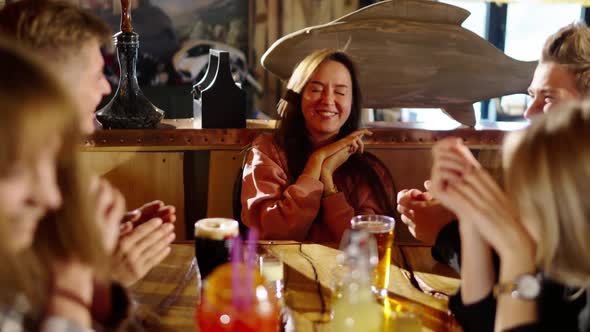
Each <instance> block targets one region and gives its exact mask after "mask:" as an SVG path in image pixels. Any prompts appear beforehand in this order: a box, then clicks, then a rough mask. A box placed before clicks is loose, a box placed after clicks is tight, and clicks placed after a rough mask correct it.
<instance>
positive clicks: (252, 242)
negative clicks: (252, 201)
mask: <svg viewBox="0 0 590 332" xmlns="http://www.w3.org/2000/svg"><path fill="white" fill-rule="evenodd" d="M256 241H258V231H257V230H256V229H255V228H250V230H249V231H248V239H247V242H246V245H247V247H246V280H245V284H246V289H247V291H248V292H249V291H250V290H252V289H254V269H255V266H254V265H255V264H256ZM250 304H251V297H250V296H245V297H244V306H245V308H246V309H248V308H249V307H250Z"/></svg>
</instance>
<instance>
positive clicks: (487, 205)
mask: <svg viewBox="0 0 590 332" xmlns="http://www.w3.org/2000/svg"><path fill="white" fill-rule="evenodd" d="M431 179H432V188H431V189H432V193H433V195H434V196H435V197H436V198H437V199H438V200H440V201H441V202H442V203H443V204H444V205H445V206H446V207H447V208H449V209H450V210H451V211H453V212H454V213H455V214H456V215H457V216H458V217H459V221H460V223H469V224H470V225H471V226H473V227H474V228H475V229H476V230H477V232H478V233H479V235H480V236H481V237H482V238H483V239H484V240H485V241H486V242H488V243H489V244H490V245H491V246H492V247H493V248H494V249H495V250H496V251H497V252H498V253H499V254H500V256H501V257H502V256H511V255H513V254H514V253H515V252H523V253H524V254H525V255H526V256H527V257H533V251H534V245H533V241H532V240H531V237H530V235H529V234H528V232H527V231H526V229H525V227H524V226H523V225H522V223H521V220H520V216H519V214H518V211H517V210H516V208H515V207H514V205H513V202H512V201H511V200H510V199H509V198H508V196H507V195H506V194H505V193H504V191H503V190H502V189H501V188H500V187H499V186H498V184H497V183H496V182H495V181H494V179H493V178H492V177H491V176H490V175H489V174H488V173H487V172H486V171H485V169H484V168H483V167H482V166H481V165H480V164H479V162H478V161H477V160H476V159H475V158H474V157H473V155H472V154H471V152H470V151H469V149H468V148H467V147H466V146H465V145H464V144H463V143H462V141H461V140H460V139H457V138H448V139H445V140H442V141H440V142H439V143H437V144H436V145H435V146H434V147H433V167H432V174H431Z"/></svg>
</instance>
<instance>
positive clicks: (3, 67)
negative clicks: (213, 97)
mask: <svg viewBox="0 0 590 332" xmlns="http://www.w3.org/2000/svg"><path fill="white" fill-rule="evenodd" d="M0 37H1V36H0ZM0 73H2V80H0V140H1V141H2V142H4V143H3V144H0V156H1V158H0V176H5V175H6V173H5V172H6V171H8V170H9V169H10V167H12V165H13V164H14V162H16V161H17V160H23V161H25V162H32V160H33V158H34V157H35V155H36V154H37V153H39V151H41V150H42V149H43V148H44V144H45V141H46V140H47V137H50V135H58V136H59V138H60V140H61V142H62V145H61V147H60V150H59V152H58V157H57V171H58V176H57V179H58V185H59V189H60V192H61V194H62V197H63V201H64V202H65V204H64V205H63V206H62V207H61V208H59V209H58V210H57V211H55V212H50V213H49V214H48V215H47V216H46V217H45V218H44V219H43V220H41V221H40V223H39V226H38V227H37V230H36V233H35V238H34V244H33V248H31V250H25V252H23V253H19V254H15V253H11V252H10V250H9V249H8V248H7V247H5V246H4V245H2V242H4V241H0V255H1V256H3V258H7V259H3V260H2V264H5V262H6V264H10V261H13V262H18V264H17V266H16V267H14V268H15V269H14V270H13V269H11V268H9V267H7V266H6V265H5V266H3V269H2V270H1V272H0V281H1V284H0V288H1V291H0V294H2V296H1V299H2V300H4V301H5V300H10V298H11V296H14V295H16V294H17V293H21V292H25V293H28V294H27V295H30V294H31V293H32V292H29V290H31V289H39V288H41V289H42V291H45V290H46V288H44V287H47V286H48V285H47V284H46V283H47V282H48V277H49V273H48V271H49V264H50V263H51V262H52V261H53V260H55V259H61V260H69V259H76V260H79V261H81V262H83V263H87V264H91V265H93V266H95V267H97V269H98V270H100V267H102V266H105V260H106V253H105V250H104V246H103V243H102V237H101V232H100V230H99V228H98V225H97V223H96V222H95V220H94V218H93V217H92V214H91V211H92V204H93V202H92V201H91V197H90V192H89V186H88V184H87V183H86V181H85V180H84V177H83V175H82V174H81V170H80V168H79V166H78V160H77V158H78V154H77V153H76V149H77V144H78V142H81V139H82V136H81V133H80V132H79V125H78V122H79V119H78V112H77V111H76V109H75V108H74V106H73V105H74V104H73V102H72V101H71V99H70V98H69V96H68V95H67V94H66V92H65V90H64V89H63V88H62V86H61V85H60V83H59V82H58V81H57V80H56V79H55V78H54V77H53V76H52V75H51V74H50V73H49V72H47V71H46V70H45V69H44V68H43V66H42V65H41V62H39V61H37V60H36V59H35V58H33V57H32V56H31V55H30V54H29V53H27V51H25V50H24V49H21V48H19V47H16V46H14V45H11V43H10V42H8V41H6V40H4V39H2V38H0ZM9 230H10V225H9V224H8V223H7V221H6V220H4V219H3V217H2V216H1V215H0V236H7V235H8V234H10V231H9ZM4 238H5V237H4ZM37 264H44V265H43V266H37V268H38V269H37V271H33V270H32V269H28V270H27V268H30V267H32V266H35V265H37ZM25 266H26V268H25ZM19 270H20V271H21V273H20V274H19V273H15V272H14V271H19ZM37 273H39V274H37ZM35 278H41V280H39V279H35ZM10 281H12V282H14V283H15V284H16V285H14V284H13V285H11V284H10ZM32 303H35V304H38V303H39V302H34V301H32Z"/></svg>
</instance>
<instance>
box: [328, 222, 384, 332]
mask: <svg viewBox="0 0 590 332" xmlns="http://www.w3.org/2000/svg"><path fill="white" fill-rule="evenodd" d="M341 249H342V251H343V254H342V255H341V256H340V258H339V259H340V262H341V264H342V269H341V271H340V272H341V273H340V276H337V277H336V278H337V280H336V284H337V287H336V289H335V290H334V291H335V293H336V299H335V301H334V304H333V306H332V315H333V318H332V321H331V323H330V324H331V330H332V332H348V331H365V332H377V331H381V329H382V323H383V322H382V320H383V317H382V311H383V310H382V308H381V307H380V306H379V304H378V303H377V301H376V299H375V295H374V294H373V291H372V290H371V281H372V275H371V271H372V270H373V267H374V266H375V264H376V262H377V260H378V258H377V254H376V252H377V249H376V244H375V239H374V238H373V237H371V235H370V234H369V233H368V232H366V231H364V230H361V231H353V230H351V231H349V232H348V235H345V236H344V239H343V241H342V245H341Z"/></svg>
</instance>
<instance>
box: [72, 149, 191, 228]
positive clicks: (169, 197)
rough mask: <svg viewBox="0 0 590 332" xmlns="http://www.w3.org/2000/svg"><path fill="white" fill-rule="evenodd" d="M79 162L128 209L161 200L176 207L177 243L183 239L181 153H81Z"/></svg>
mask: <svg viewBox="0 0 590 332" xmlns="http://www.w3.org/2000/svg"><path fill="white" fill-rule="evenodd" d="M81 154H82V160H83V162H84V163H85V165H86V166H87V167H88V169H90V170H91V171H92V172H93V173H95V174H98V175H100V176H102V177H104V178H105V179H107V180H108V181H109V182H110V183H112V184H113V185H114V186H115V187H117V188H118V189H119V190H120V191H121V193H123V195H124V196H125V199H126V202H127V209H128V210H131V209H134V208H137V207H139V206H141V205H142V204H144V203H146V202H150V201H152V200H156V199H160V200H162V201H164V202H165V203H166V204H172V205H174V206H176V216H177V218H178V219H177V221H176V225H175V232H176V237H177V239H178V240H181V239H185V236H186V231H185V220H184V180H183V153H182V152H98V151H96V152H82V153H81Z"/></svg>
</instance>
